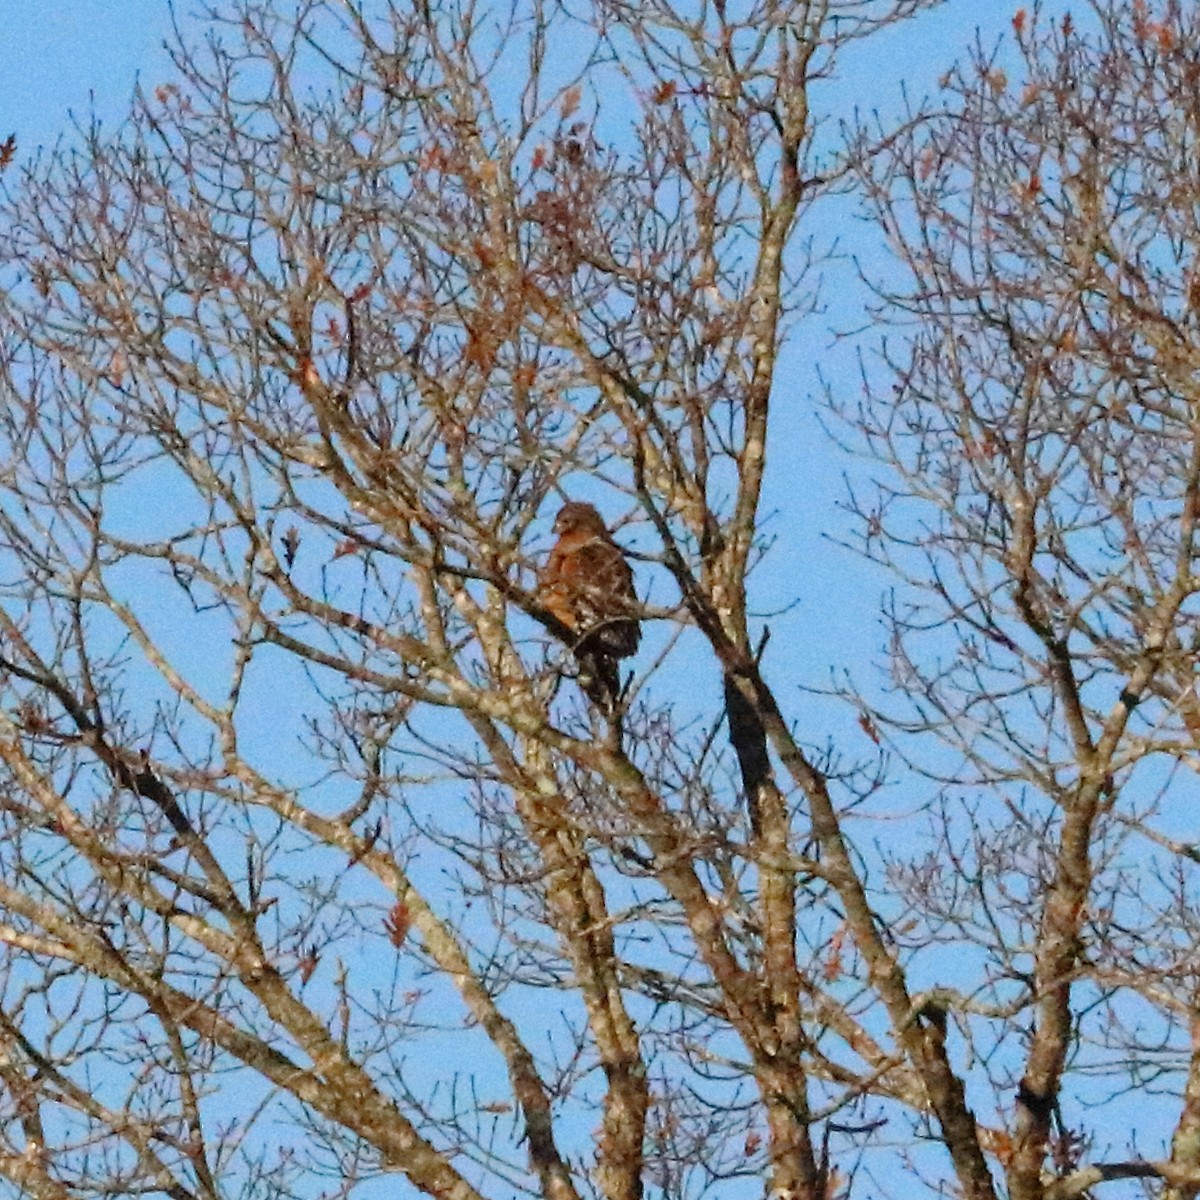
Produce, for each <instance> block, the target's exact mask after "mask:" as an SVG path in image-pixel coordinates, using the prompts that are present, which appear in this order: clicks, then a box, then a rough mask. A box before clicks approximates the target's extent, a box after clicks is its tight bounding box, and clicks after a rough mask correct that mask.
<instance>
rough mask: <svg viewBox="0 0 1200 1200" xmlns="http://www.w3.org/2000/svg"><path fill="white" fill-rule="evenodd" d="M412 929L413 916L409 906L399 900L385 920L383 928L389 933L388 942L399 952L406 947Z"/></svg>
mask: <svg viewBox="0 0 1200 1200" xmlns="http://www.w3.org/2000/svg"><path fill="white" fill-rule="evenodd" d="M411 927H412V914H411V913H410V912H409V911H408V905H407V904H405V903H403V901H400V900H397V901H396V903H395V904H394V905H393V906H392V911H391V912H390V913H388V915H387V916H386V917H384V919H383V928H384V929H385V930H386V931H387V935H388V941H390V942H391V943H392V945H393V946H395V947H396V949H397V950H399V949H400V948H401V946H403V945H404V941H405V939H406V938H407V937H408V931H409V929H410V928H411Z"/></svg>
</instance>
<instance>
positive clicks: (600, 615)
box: [538, 500, 642, 721]
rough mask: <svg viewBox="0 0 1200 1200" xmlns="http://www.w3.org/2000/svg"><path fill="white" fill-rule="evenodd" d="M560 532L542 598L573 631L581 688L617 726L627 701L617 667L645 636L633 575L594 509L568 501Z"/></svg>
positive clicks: (544, 574)
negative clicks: (620, 704) (621, 702)
mask: <svg viewBox="0 0 1200 1200" xmlns="http://www.w3.org/2000/svg"><path fill="white" fill-rule="evenodd" d="M554 532H555V533H557V534H558V541H557V542H556V543H555V544H554V547H553V548H552V549H551V551H550V554H549V556H548V557H547V559H546V564H545V566H544V567H543V568H542V570H541V571H540V572H539V574H538V592H539V599H540V600H541V603H542V605H543V607H544V608H545V609H546V611H547V612H548V613H550V615H551V616H553V617H555V618H556V619H557V620H558V621H559V622H560V624H562V625H564V626H566V628H567V629H568V630H569V631H570V633H571V635H572V639H573V640H572V641H571V642H570V646H571V652H572V653H573V654H574V656H575V661H576V662H578V664H579V686H580V688H581V689H582V690H583V692H584V694H585V695H586V696H587V697H588V699H589V700H591V701H592V703H593V704H595V705H596V706H597V707H598V708H599V709H601V710H602V711H603V712H604V713H605V715H606V716H607V717H608V718H609V719H610V721H611V720H614V719H615V718H616V715H617V704H618V701H619V700H620V696H621V677H620V671H619V668H618V665H617V664H618V663H619V662H620V660H621V659H623V658H628V657H629V656H630V655H631V654H633V653H634V652H635V651H636V650H637V648H638V643H639V642H640V641H641V637H642V633H641V627H640V625H639V624H638V620H637V617H636V616H635V615H634V614H635V613H636V610H637V593H636V592H635V591H634V586H633V571H632V569H631V568H630V566H629V563H628V561H627V560H626V558H625V555H624V553H623V552H622V550H621V547H620V546H618V545H617V543H616V542H615V541H613V536H612V534H611V533H610V532H609V531H608V526H607V525H606V524H605V523H604V518H603V517H602V516H601V515H600V513H599V512H598V511H597V510H596V507H595V506H594V505H592V504H585V503H583V502H582V501H579V500H570V501H568V502H567V503H566V504H564V505H563V506H562V508H561V509H559V512H558V516H557V517H556V518H555V520H554Z"/></svg>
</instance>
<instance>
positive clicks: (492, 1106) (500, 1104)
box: [479, 1100, 512, 1113]
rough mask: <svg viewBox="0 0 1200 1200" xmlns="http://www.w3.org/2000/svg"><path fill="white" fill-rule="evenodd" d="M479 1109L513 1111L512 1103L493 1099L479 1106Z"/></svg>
mask: <svg viewBox="0 0 1200 1200" xmlns="http://www.w3.org/2000/svg"><path fill="white" fill-rule="evenodd" d="M479 1111H480V1112H486V1113H506V1112H512V1105H511V1104H506V1103H505V1102H504V1101H503V1100H493V1101H491V1103H489V1104H481V1105H480V1106H479Z"/></svg>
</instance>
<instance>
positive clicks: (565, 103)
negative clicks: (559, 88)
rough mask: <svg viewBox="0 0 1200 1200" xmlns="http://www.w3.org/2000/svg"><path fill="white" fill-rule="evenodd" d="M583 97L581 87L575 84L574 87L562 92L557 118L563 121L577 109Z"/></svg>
mask: <svg viewBox="0 0 1200 1200" xmlns="http://www.w3.org/2000/svg"><path fill="white" fill-rule="evenodd" d="M582 97H583V86H582V85H581V84H578V83H577V84H575V86H574V87H569V88H567V90H566V91H565V92H563V98H562V106H561V107H560V108H559V110H558V112H559V116H561V117H562V119H563V120H564V121H565V120H567V119H568V118H569V117H570V116H571V114H572V113H573V112H575V111H576V110H577V109H578V108H579V101H580V99H581V98H582Z"/></svg>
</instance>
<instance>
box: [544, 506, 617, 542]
mask: <svg viewBox="0 0 1200 1200" xmlns="http://www.w3.org/2000/svg"><path fill="white" fill-rule="evenodd" d="M554 532H555V533H558V534H563V533H602V534H605V535H607V534H608V526H607V525H605V523H604V518H603V517H602V516H601V515H600V513H599V512H598V511H597V509H596V506H595V505H594V504H585V503H584V502H583V501H582V500H569V501H568V502H567V503H566V504H564V505H563V506H562V508H560V509H559V510H558V516H557V517H555V518H554Z"/></svg>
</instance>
